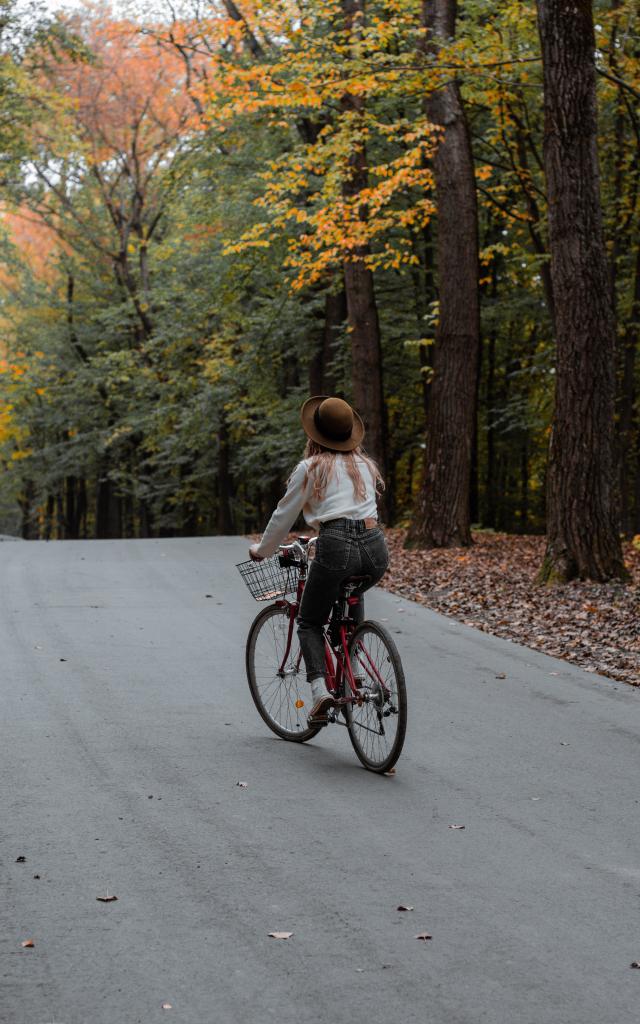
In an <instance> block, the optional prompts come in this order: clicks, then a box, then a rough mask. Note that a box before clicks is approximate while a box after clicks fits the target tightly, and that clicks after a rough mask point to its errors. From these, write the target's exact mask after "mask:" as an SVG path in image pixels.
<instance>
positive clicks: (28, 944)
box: [20, 939, 35, 949]
mask: <svg viewBox="0 0 640 1024" xmlns="http://www.w3.org/2000/svg"><path fill="white" fill-rule="evenodd" d="M20 945H21V946H22V948H23V949H33V947H34V946H35V942H34V941H33V939H25V940H24V942H21V943H20Z"/></svg>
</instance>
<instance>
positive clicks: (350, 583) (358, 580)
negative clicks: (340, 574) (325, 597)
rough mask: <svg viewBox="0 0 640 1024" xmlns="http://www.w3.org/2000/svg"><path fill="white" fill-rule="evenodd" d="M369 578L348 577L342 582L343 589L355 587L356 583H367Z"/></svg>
mask: <svg viewBox="0 0 640 1024" xmlns="http://www.w3.org/2000/svg"><path fill="white" fill-rule="evenodd" d="M370 580H371V577H370V576H349V577H347V579H346V580H343V581H342V586H343V587H357V585H358V583H369V581H370Z"/></svg>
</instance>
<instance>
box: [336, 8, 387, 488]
mask: <svg viewBox="0 0 640 1024" xmlns="http://www.w3.org/2000/svg"><path fill="white" fill-rule="evenodd" d="M342 11H343V17H344V24H345V27H346V29H347V30H348V31H349V32H353V33H354V34H355V33H357V32H358V31H359V26H360V24H361V22H362V19H363V18H364V0H343V3H342ZM342 108H343V110H355V111H359V110H362V109H363V99H362V97H361V96H353V95H351V94H350V93H348V92H346V93H345V95H344V96H343V98H342ZM368 183H369V172H368V168H367V153H366V149H365V147H364V146H363V145H358V146H357V147H356V148H355V149H354V151H353V154H352V156H351V160H350V176H349V178H348V179H347V180H346V181H345V183H344V186H343V191H344V195H345V197H346V198H349V199H353V198H354V197H356V198H357V196H358V195H359V194H360V193H361V192H362V191H363V189H365V188H366V187H367V185H368ZM358 215H359V217H360V218H361V219H362V220H366V218H367V216H368V213H367V209H366V207H365V206H364V205H361V207H360V209H359V214H358ZM369 254H370V248H369V246H368V245H362V246H358V247H357V248H355V249H354V250H353V251H352V252H351V253H349V256H348V258H347V259H345V260H344V263H343V271H344V290H345V296H346V302H347V321H348V324H349V330H350V338H351V373H352V389H353V402H354V405H355V407H356V409H357V410H358V412H359V413H360V415H361V416H362V418H363V420H364V424H365V427H366V431H367V433H366V437H365V442H364V443H365V447H366V449H367V451H368V452H369V454H370V455H371V456H372V457H373V458H374V459H375V461H376V462H377V464H378V466H379V467H380V471H381V473H382V475H383V477H384V476H385V474H386V470H387V431H386V417H385V407H384V397H383V385H382V343H381V338H380V322H379V319H378V307H377V305H376V296H375V288H374V281H373V273H372V272H371V270H370V268H369V266H368V265H367V257H368V256H369Z"/></svg>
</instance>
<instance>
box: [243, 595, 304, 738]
mask: <svg viewBox="0 0 640 1024" xmlns="http://www.w3.org/2000/svg"><path fill="white" fill-rule="evenodd" d="M269 626H271V627H272V630H271V634H269V632H268V630H269ZM288 626H289V610H288V608H286V607H284V608H283V607H279V606H278V605H269V606H268V607H267V608H263V609H262V611H261V612H259V613H258V615H257V616H256V618H255V619H254V620H253V623H252V624H251V628H250V630H249V636H248V637H247V649H246V667H247V680H248V682H249V690H250V692H251V696H252V698H253V703H254V704H255V706H256V708H257V709H258V713H259V715H260V717H261V718H262V720H263V721H264V722H265V723H266V724H267V725H268V726H269V728H270V729H271V731H272V732H274V733H275V734H276V736H279V737H280V738H281V739H283V740H290V741H291V742H293V743H305V742H306V741H307V740H310V739H312V738H313V737H314V736H316V735H317V733H318V732H319V731H320V729H321V728H322V726H317V725H316V726H311V727H310V726H308V725H307V713H308V712H307V708H309V709H310V707H311V702H310V701H308V699H307V698H308V695H307V679H306V672H305V671H304V665H303V664H302V662H301V660H300V657H299V654H298V652H299V645H298V641H297V637H296V636H295V633H294V641H293V642H292V650H291V652H290V654H289V658H288V661H287V665H288V666H289V671H287V672H286V673H285V676H284V677H281V676H279V675H278V666H279V665H280V664H281V662H282V658H283V657H284V651H285V644H286V635H287V630H288ZM257 662H259V664H257ZM296 666H297V670H296ZM296 701H303V702H304V710H303V708H298V707H296ZM282 719H284V720H282Z"/></svg>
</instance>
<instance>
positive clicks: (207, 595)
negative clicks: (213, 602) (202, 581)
mask: <svg viewBox="0 0 640 1024" xmlns="http://www.w3.org/2000/svg"><path fill="white" fill-rule="evenodd" d="M204 596H205V597H213V594H205V595H204Z"/></svg>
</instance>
